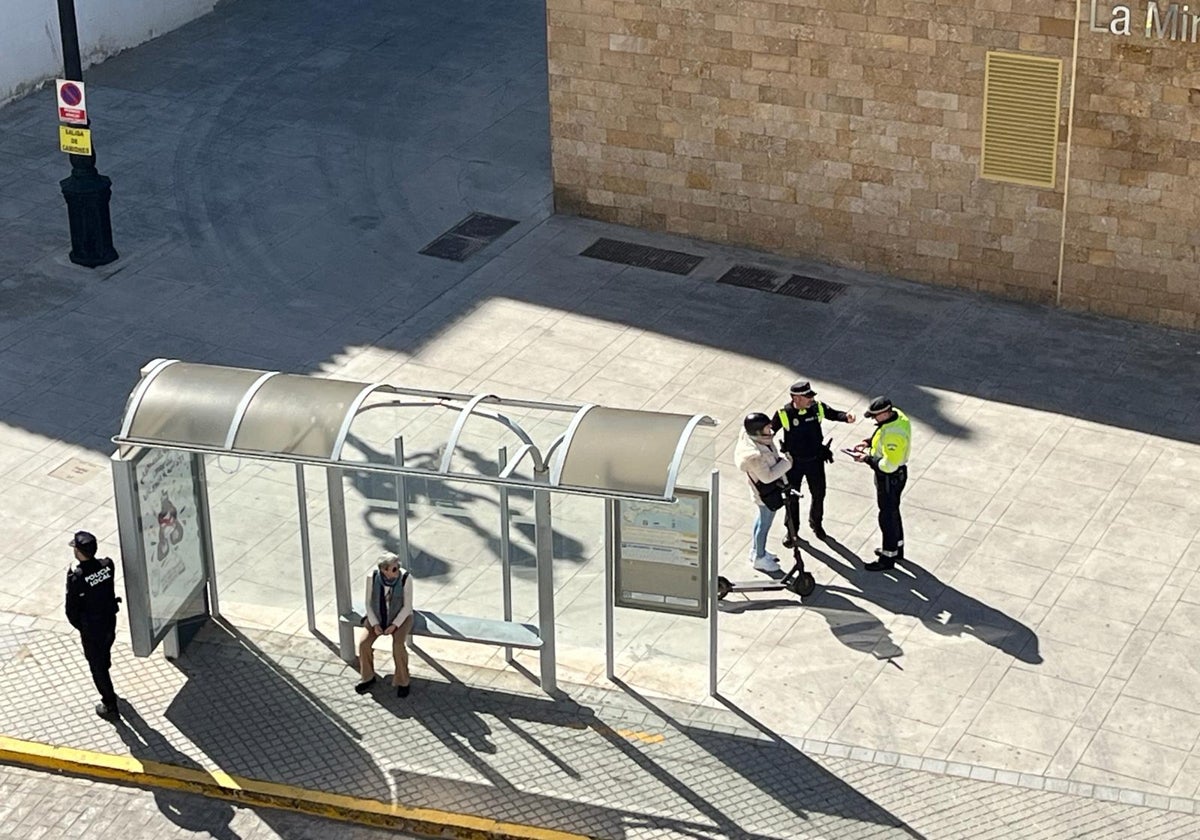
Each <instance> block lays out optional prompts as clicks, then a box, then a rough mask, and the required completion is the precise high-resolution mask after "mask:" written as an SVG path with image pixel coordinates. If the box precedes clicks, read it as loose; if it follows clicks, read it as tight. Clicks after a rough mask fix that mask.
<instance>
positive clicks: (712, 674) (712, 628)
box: [708, 470, 721, 697]
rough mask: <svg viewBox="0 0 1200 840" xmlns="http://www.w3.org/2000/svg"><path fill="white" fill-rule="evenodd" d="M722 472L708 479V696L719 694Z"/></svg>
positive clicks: (716, 472) (714, 471) (717, 472)
mask: <svg viewBox="0 0 1200 840" xmlns="http://www.w3.org/2000/svg"><path fill="white" fill-rule="evenodd" d="M720 509H721V473H720V471H719V470H713V471H712V473H711V474H710V475H709V479H708V696H709V697H716V696H717V616H718V615H719V614H720V611H719V610H718V609H717V572H718V571H719V569H718V566H720V564H719V563H718V562H717V549H718V546H719V543H720V536H719V535H720V530H719V527H718V526H719V525H720V519H719V518H718V511H719V510H720Z"/></svg>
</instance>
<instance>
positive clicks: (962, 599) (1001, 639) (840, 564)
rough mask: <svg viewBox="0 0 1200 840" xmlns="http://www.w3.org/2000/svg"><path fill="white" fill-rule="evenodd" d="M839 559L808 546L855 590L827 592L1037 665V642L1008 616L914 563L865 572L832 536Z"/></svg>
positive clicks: (859, 561)
mask: <svg viewBox="0 0 1200 840" xmlns="http://www.w3.org/2000/svg"><path fill="white" fill-rule="evenodd" d="M826 545H828V546H829V548H831V549H832V550H833V552H834V554H836V555H837V556H836V557H834V556H833V555H831V554H829V553H828V552H825V551H822V550H821V549H819V548H817V547H815V546H813V545H808V546H807V547H808V550H809V552H810V553H811V554H812V555H813V556H814V557H815V558H817V559H818V560H820V561H821V562H822V563H824V564H825V565H826V566H828V567H829V568H830V569H831V570H832V571H834V572H836V573H837V574H839V575H841V576H842V577H843V578H845V579H846V581H848V582H849V583H851V584H853V586H854V587H856V588H853V589H852V588H849V587H841V586H833V585H828V586H825V587H823V588H824V589H825V590H826V591H831V590H832V591H836V592H843V593H845V594H847V595H851V596H854V597H858V598H865V599H866V600H868V601H870V602H871V603H873V604H876V605H878V606H880V607H882V608H883V609H885V610H887V611H888V612H891V613H893V614H896V615H910V616H913V617H914V618H917V619H919V620H920V622H921V623H922V624H923V625H925V627H926V628H927V629H929V630H931V631H933V632H934V633H937V634H938V635H940V636H962V635H967V636H973V637H975V638H976V639H979V640H980V641H981V642H984V643H986V644H988V645H991V646H992V647H994V648H996V649H997V650H1001V651H1003V652H1005V653H1007V654H1008V655H1009V656H1011V657H1013V658H1014V659H1019V660H1021V661H1022V662H1028V663H1029V664H1031V665H1039V664H1041V662H1042V656H1041V653H1040V652H1039V650H1038V637H1037V634H1036V633H1034V632H1033V630H1031V629H1030V628H1029V627H1027V626H1026V625H1024V624H1022V623H1021V622H1020V621H1018V620H1016V619H1015V618H1013V617H1012V616H1010V615H1008V614H1006V613H1003V612H1001V611H1000V610H998V609H996V608H995V607H990V606H988V605H987V604H985V603H983V602H982V601H980V600H979V599H978V598H975V597H973V596H971V595H968V594H966V593H965V592H962V591H961V590H959V589H956V588H954V587H953V586H950V585H949V584H947V583H945V582H943V581H942V580H940V579H939V578H938V577H937V576H936V575H934V574H932V573H931V572H929V571H927V570H926V569H925V568H923V567H922V566H920V565H918V564H917V563H914V562H913V561H912V560H900V561H897V563H896V568H895V569H893V570H891V571H888V572H868V571H866V569H864V568H863V562H862V559H861V558H860V557H859V556H858V555H857V554H855V553H854V552H852V551H851V550H850V549H848V548H847V547H846V546H844V545H842V544H841V543H839V542H838V541H837V540H835V539H833V538H832V537H831V538H830V539H829V540H827V541H826Z"/></svg>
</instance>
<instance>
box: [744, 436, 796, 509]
mask: <svg viewBox="0 0 1200 840" xmlns="http://www.w3.org/2000/svg"><path fill="white" fill-rule="evenodd" d="M733 462H734V464H736V465H737V468H738V469H739V470H741V471H742V472H744V473H745V474H746V476H747V481H748V482H749V484H750V494H751V498H753V499H754V503H755V504H756V505H761V504H762V499H761V498H759V495H758V488H756V487H755V486H754V482H755V481H760V482H762V483H763V484H770V483H771V482H772V481H776V480H778V479H780V478H783V477H784V476H785V475H787V471H788V470H789V469H791V468H792V459H791V458H790V457H788V456H787V455H780V454H779V450H778V449H776V448H775V442H774V441H771V443H760V442H759V441H757V440H755V439H754V438H752V437H750V435H749V433H748V432H746V430H745V429H743V430H742V431H741V432H739V433H738V441H737V446H735V447H734V449H733Z"/></svg>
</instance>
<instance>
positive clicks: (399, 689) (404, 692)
mask: <svg viewBox="0 0 1200 840" xmlns="http://www.w3.org/2000/svg"><path fill="white" fill-rule="evenodd" d="M396 696H397V697H407V696H408V686H406V685H398V686H396Z"/></svg>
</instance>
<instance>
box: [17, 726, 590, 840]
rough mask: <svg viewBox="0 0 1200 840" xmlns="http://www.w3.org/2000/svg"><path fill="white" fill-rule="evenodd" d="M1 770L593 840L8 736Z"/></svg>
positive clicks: (449, 828) (522, 839)
mask: <svg viewBox="0 0 1200 840" xmlns="http://www.w3.org/2000/svg"><path fill="white" fill-rule="evenodd" d="M0 762H8V763H10V764H21V765H24V766H27V767H36V768H38V769H41V770H56V771H59V772H63V773H71V774H74V775H78V776H87V777H89V778H93V779H108V780H112V781H118V782H126V783H129V784H133V785H138V786H141V787H151V788H167V789H169V790H180V791H185V792H187V793H198V794H200V795H202V796H208V797H212V798H215V799H228V800H230V801H233V802H239V803H242V804H245V805H262V806H266V807H270V808H281V809H284V810H288V811H299V812H302V813H305V814H312V815H314V816H318V817H325V818H327V819H334V820H341V821H343V822H353V823H360V824H365V825H376V826H381V827H385V828H398V829H402V830H404V831H412V832H416V833H418V834H433V835H437V836H439V837H455V838H461V840H590V838H588V837H587V835H584V834H575V833H572V832H569V831H557V830H554V829H549V828H538V827H536V826H531V825H521V824H520V823H508V822H500V821H498V820H492V819H487V818H486V817H475V816H471V815H470V814H459V813H455V812H453V811H439V810H435V809H433V808H410V807H408V806H405V805H396V804H391V803H388V802H380V801H378V800H376V799H359V798H357V797H353V796H344V795H342V794H338V793H326V792H324V791H317V790H307V789H305V788H299V787H293V786H291V785H281V784H276V783H275V782H261V781H258V780H256V779H247V778H245V777H243V776H234V775H231V774H229V773H225V772H224V771H222V770H195V769H191V768H188V767H178V766H176V765H174V764H162V763H160V762H157V761H140V760H138V759H136V758H134V757H132V756H127V755H110V754H108V753H100V752H91V751H89V750H77V749H72V748H71V747H55V746H51V745H50V744H39V743H37V742H35V741H22V740H19V739H17V738H9V737H7V736H5V735H0Z"/></svg>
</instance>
